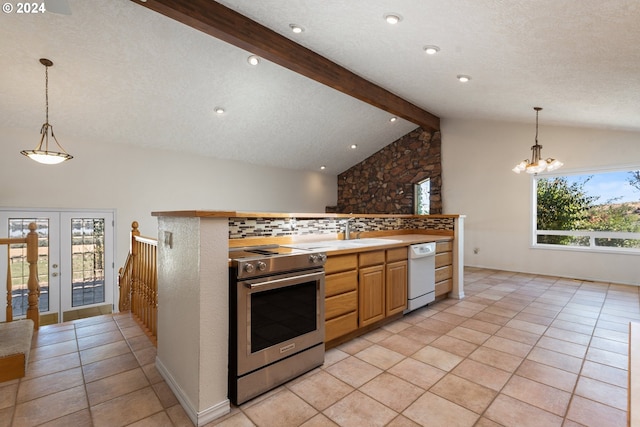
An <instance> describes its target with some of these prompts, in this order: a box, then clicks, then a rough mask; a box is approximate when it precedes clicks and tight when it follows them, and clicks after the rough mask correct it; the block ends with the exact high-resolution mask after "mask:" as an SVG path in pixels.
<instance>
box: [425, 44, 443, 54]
mask: <svg viewBox="0 0 640 427" xmlns="http://www.w3.org/2000/svg"><path fill="white" fill-rule="evenodd" d="M424 51H425V52H426V54H427V55H435V54H436V53H438V52H440V48H439V47H438V46H434V45H429V46H425V47H424Z"/></svg>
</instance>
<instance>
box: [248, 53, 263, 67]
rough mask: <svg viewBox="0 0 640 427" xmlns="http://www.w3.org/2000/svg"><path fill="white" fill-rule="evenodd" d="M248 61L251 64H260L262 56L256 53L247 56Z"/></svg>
mask: <svg viewBox="0 0 640 427" xmlns="http://www.w3.org/2000/svg"><path fill="white" fill-rule="evenodd" d="M247 62H248V63H249V65H258V64H259V63H260V57H259V56H256V55H251V56H250V57H248V58H247Z"/></svg>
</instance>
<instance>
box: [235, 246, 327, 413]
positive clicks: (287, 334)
mask: <svg viewBox="0 0 640 427" xmlns="http://www.w3.org/2000/svg"><path fill="white" fill-rule="evenodd" d="M229 258H230V260H231V265H230V268H229V284H230V286H231V289H230V296H231V298H230V310H229V311H230V322H229V324H230V333H229V398H230V399H231V401H232V402H233V403H235V404H237V405H239V404H241V403H243V402H246V401H247V400H249V399H252V398H253V397H256V396H258V395H260V394H262V393H264V392H266V391H268V390H271V389H272V388H274V387H276V386H278V385H280V384H283V383H284V382H286V381H289V380H290V379H292V378H295V377H297V376H299V375H301V374H303V373H305V372H307V371H309V370H311V369H313V368H315V367H317V366H320V365H322V363H324V263H325V261H326V259H327V256H326V254H324V253H322V252H309V251H304V250H299V249H293V248H284V247H279V246H277V245H271V246H259V247H247V248H238V249H231V250H230V251H229Z"/></svg>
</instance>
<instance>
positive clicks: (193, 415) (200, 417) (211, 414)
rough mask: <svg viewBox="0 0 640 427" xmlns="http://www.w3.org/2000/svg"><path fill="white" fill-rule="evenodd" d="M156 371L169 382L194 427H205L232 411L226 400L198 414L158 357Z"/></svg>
mask: <svg viewBox="0 0 640 427" xmlns="http://www.w3.org/2000/svg"><path fill="white" fill-rule="evenodd" d="M156 369H157V370H158V372H159V373H160V376H162V378H164V380H165V381H166V382H167V385H168V386H169V388H170V389H171V391H173V394H174V395H175V396H176V398H177V399H178V401H179V402H180V405H182V408H183V409H184V412H186V414H187V416H188V417H189V419H190V420H191V422H192V423H193V424H194V425H196V426H198V427H200V426H203V425H205V424H207V423H210V422H211V421H213V420H215V419H217V418H220V417H222V416H224V415H227V414H228V413H229V412H230V411H231V404H230V402H229V399H225V400H223V401H221V402H218V403H216V404H215V405H213V406H211V407H209V408H207V409H205V410H203V411H200V412H198V411H197V410H196V409H195V407H194V406H193V404H192V403H191V401H190V400H189V398H188V397H187V396H186V395H185V394H184V391H183V390H182V388H181V387H180V386H179V385H178V384H177V383H176V381H175V379H174V378H173V376H172V375H171V373H170V372H169V371H168V370H167V368H166V367H165V366H164V365H163V364H162V361H161V360H160V359H158V358H157V357H156Z"/></svg>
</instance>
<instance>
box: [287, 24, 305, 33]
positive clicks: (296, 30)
mask: <svg viewBox="0 0 640 427" xmlns="http://www.w3.org/2000/svg"><path fill="white" fill-rule="evenodd" d="M289 28H291V31H293V32H294V33H296V34H300V33H301V32H303V31H304V28H302V27H301V26H299V25H296V24H289Z"/></svg>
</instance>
